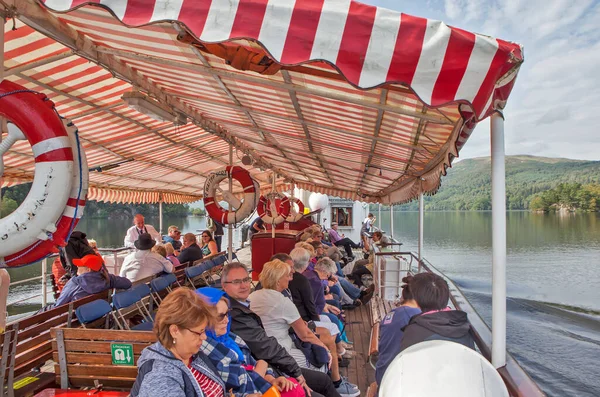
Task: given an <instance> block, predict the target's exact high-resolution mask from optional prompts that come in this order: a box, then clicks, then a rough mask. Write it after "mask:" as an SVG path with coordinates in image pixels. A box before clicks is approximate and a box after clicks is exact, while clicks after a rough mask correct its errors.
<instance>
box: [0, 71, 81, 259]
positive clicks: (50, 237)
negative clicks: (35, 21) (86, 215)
mask: <svg viewBox="0 0 600 397" xmlns="http://www.w3.org/2000/svg"><path fill="white" fill-rule="evenodd" d="M0 115H2V116H3V117H5V118H6V119H7V120H8V121H10V122H11V123H12V124H14V125H15V126H16V127H17V128H18V130H14V129H13V130H9V134H8V137H7V138H6V139H5V140H4V141H3V142H2V143H0V156H1V155H2V154H3V153H4V152H6V151H7V150H8V148H10V146H11V145H12V144H14V143H15V142H16V141H17V140H23V139H27V141H29V143H30V144H31V148H32V151H33V156H34V161H35V174H34V178H33V183H32V186H31V189H30V190H29V194H28V195H27V197H26V198H25V200H24V201H23V203H22V204H21V205H20V206H19V208H17V210H15V211H14V212H13V213H12V214H10V215H8V216H6V217H5V218H3V219H1V220H0V266H9V267H16V266H22V265H26V264H29V263H33V262H36V261H39V260H40V259H42V258H44V257H46V256H47V255H48V254H49V253H51V252H53V251H56V246H57V245H65V244H66V240H67V239H68V236H69V234H70V232H71V230H72V229H73V227H74V224H75V222H74V221H73V220H74V219H77V218H79V217H80V216H81V214H82V213H83V206H82V202H81V201H80V202H78V203H76V202H77V199H81V198H82V197H83V198H84V202H85V195H86V192H84V191H83V190H84V188H85V190H87V164H86V162H85V156H83V157H82V159H83V161H81V162H79V158H80V155H79V154H81V153H83V150H81V147H80V146H79V145H77V147H75V148H74V146H73V145H74V142H77V137H76V132H75V131H72V134H69V133H68V132H67V130H66V128H65V125H63V120H61V118H60V116H59V115H58V114H57V113H56V111H55V108H54V103H53V102H52V101H51V100H50V99H48V98H47V97H46V95H44V94H42V93H37V92H33V91H30V90H27V89H26V88H24V87H22V86H20V85H18V84H15V83H13V82H10V81H7V80H4V81H2V83H0ZM65 124H69V122H68V121H65ZM74 152H78V154H77V155H76V156H74ZM75 157H77V168H79V169H81V168H84V169H85V171H84V172H78V173H77V174H75V173H74V168H75V167H74V162H75V161H74V158H75ZM3 171H4V167H3V165H2V164H1V163H0V174H1V173H3ZM78 171H79V170H78ZM75 178H77V179H78V180H79V181H78V183H77V186H75V184H74V179H75ZM75 188H76V191H77V195H76V196H75V194H74V192H75ZM71 196H75V202H74V203H72V204H78V206H77V207H73V208H77V210H75V211H74V212H73V216H72V217H70V219H66V218H69V217H68V216H66V215H69V211H70V209H69V207H68V202H69V199H70V198H73V197H71ZM84 202H83V203H84ZM80 207H81V210H79V208H80ZM75 213H77V215H75ZM63 218H65V219H63Z"/></svg>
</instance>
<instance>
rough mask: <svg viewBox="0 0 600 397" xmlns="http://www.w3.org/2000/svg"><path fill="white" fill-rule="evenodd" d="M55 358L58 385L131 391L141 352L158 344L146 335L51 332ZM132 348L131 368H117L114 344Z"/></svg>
mask: <svg viewBox="0 0 600 397" xmlns="http://www.w3.org/2000/svg"><path fill="white" fill-rule="evenodd" d="M51 335H52V338H53V340H52V358H53V359H54V361H55V362H56V363H57V364H55V366H54V368H55V369H54V371H55V373H56V382H57V383H58V384H60V387H61V388H62V389H66V388H68V387H76V388H81V387H97V386H98V384H100V385H102V387H103V388H104V389H115V390H130V389H131V387H132V386H133V383H134V382H135V378H136V376H137V360H138V359H139V356H140V354H141V352H142V350H143V349H144V348H145V347H147V346H149V345H151V344H152V343H154V342H156V340H157V339H156V335H155V334H154V333H153V332H149V331H148V332H146V331H117V330H96V329H83V328H70V329H67V328H52V330H51ZM114 343H116V344H130V345H132V346H133V357H132V363H131V364H132V365H114V364H113V362H112V354H111V345H112V344H114Z"/></svg>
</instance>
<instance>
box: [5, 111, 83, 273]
mask: <svg viewBox="0 0 600 397" xmlns="http://www.w3.org/2000/svg"><path fill="white" fill-rule="evenodd" d="M62 122H63V125H64V126H65V129H66V130H67V133H68V134H69V140H70V141H71V147H72V149H73V154H74V159H73V160H74V164H75V167H74V169H73V178H72V180H73V186H72V188H71V192H70V194H69V199H68V200H67V204H66V206H65V208H64V211H63V213H62V215H61V217H60V219H59V220H58V222H56V231H55V232H54V233H53V234H52V239H48V240H44V241H38V242H37V243H36V244H37V245H36V246H35V247H33V248H34V249H31V247H28V248H26V249H24V250H22V251H20V252H16V253H15V254H13V255H8V256H7V257H5V258H4V261H5V262H6V264H7V265H8V266H11V267H13V266H22V265H26V264H30V263H35V262H38V261H39V260H40V259H42V258H44V257H45V256H46V255H48V254H49V253H51V252H58V249H57V247H58V246H61V247H64V246H65V245H67V242H68V240H69V237H70V235H71V232H72V231H73V230H74V229H75V227H76V226H77V223H79V220H80V219H81V217H82V216H83V211H84V209H85V203H86V200H87V192H88V182H89V169H88V164H87V158H86V155H85V151H84V150H83V147H81V144H80V142H79V139H78V133H79V131H78V130H77V127H76V126H75V124H73V122H71V121H70V120H69V119H65V118H63V119H62Z"/></svg>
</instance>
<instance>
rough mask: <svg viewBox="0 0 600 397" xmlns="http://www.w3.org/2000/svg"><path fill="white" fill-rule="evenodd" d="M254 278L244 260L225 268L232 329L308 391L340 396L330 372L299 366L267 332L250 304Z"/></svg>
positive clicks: (327, 396)
mask: <svg viewBox="0 0 600 397" xmlns="http://www.w3.org/2000/svg"><path fill="white" fill-rule="evenodd" d="M251 281H252V279H251V278H250V277H249V275H248V270H247V269H246V266H245V265H244V264H242V263H239V262H233V263H230V264H228V265H226V266H225V267H224V268H223V272H222V273H221V284H222V285H223V289H224V290H225V292H226V293H227V295H228V296H229V297H230V298H231V299H230V302H231V312H230V313H231V330H232V331H233V332H235V333H236V334H237V335H238V336H240V337H241V338H242V339H243V340H244V342H246V344H247V345H248V347H249V348H250V351H251V352H252V355H253V356H254V358H256V359H257V360H264V361H266V362H267V363H268V364H269V366H270V367H271V368H273V369H274V370H275V371H277V372H278V373H279V374H285V375H287V376H292V377H294V378H296V379H297V380H298V383H299V384H300V385H301V386H302V387H304V388H305V390H306V392H307V395H309V396H311V395H312V397H321V396H325V397H340V395H339V393H338V392H337V391H336V390H335V387H334V385H333V382H332V381H331V378H330V377H329V376H328V375H327V374H325V373H322V372H317V371H312V370H310V369H305V368H300V366H298V363H297V362H296V360H294V358H293V357H292V356H290V355H289V354H288V352H287V351H286V350H285V348H284V347H283V346H281V345H280V344H279V343H278V342H277V339H275V338H274V337H271V336H268V335H267V334H266V332H265V330H264V328H263V326H262V322H261V320H260V317H259V316H258V315H257V314H256V313H254V312H253V311H252V310H250V307H249V304H250V303H249V302H248V296H249V295H250V282H251ZM311 389H312V390H311Z"/></svg>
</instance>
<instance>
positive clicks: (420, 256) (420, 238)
mask: <svg viewBox="0 0 600 397" xmlns="http://www.w3.org/2000/svg"><path fill="white" fill-rule="evenodd" d="M424 211H425V209H424V208H423V192H421V193H419V267H418V272H419V273H420V272H421V261H422V260H423V226H424V224H423V213H424Z"/></svg>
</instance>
